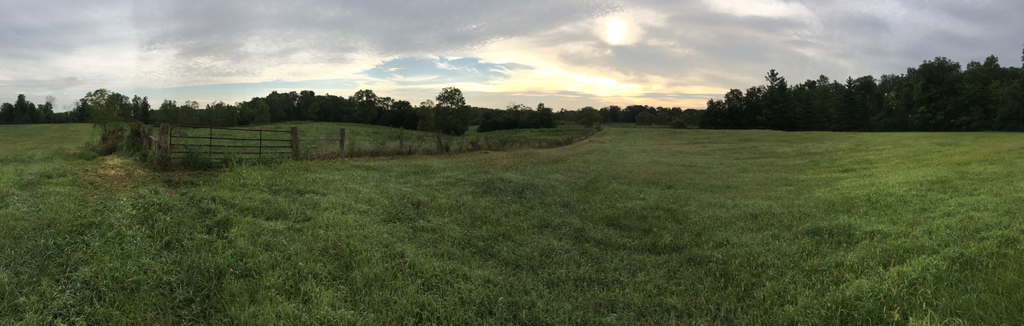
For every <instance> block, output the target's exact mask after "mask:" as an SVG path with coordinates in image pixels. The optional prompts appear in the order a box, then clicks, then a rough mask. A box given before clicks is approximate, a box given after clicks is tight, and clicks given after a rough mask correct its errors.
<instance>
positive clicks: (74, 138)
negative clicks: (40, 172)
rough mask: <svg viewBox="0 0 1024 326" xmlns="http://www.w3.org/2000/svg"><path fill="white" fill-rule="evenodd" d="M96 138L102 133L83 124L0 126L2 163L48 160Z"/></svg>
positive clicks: (0, 158)
mask: <svg viewBox="0 0 1024 326" xmlns="http://www.w3.org/2000/svg"><path fill="white" fill-rule="evenodd" d="M97 137H99V130H97V129H94V128H93V127H92V125H90V124H84V123H70V124H40V125H0V162H4V161H8V160H14V161H25V160H40V159H43V158H44V157H46V158H49V157H52V156H54V155H56V154H58V153H59V152H61V151H67V150H71V149H73V148H74V147H76V146H81V145H82V144H83V143H85V142H86V141H87V140H88V139H90V138H97Z"/></svg>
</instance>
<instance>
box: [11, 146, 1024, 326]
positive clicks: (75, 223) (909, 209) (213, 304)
mask: <svg viewBox="0 0 1024 326" xmlns="http://www.w3.org/2000/svg"><path fill="white" fill-rule="evenodd" d="M300 130H301V126H300ZM1020 140H1021V135H1020V134H1011V133H941V134H940V133H873V134H865V133H813V132H808V133H784V132H772V131H709V130H673V129H667V128H653V129H652V128H606V129H605V131H604V132H601V133H598V134H597V135H595V136H594V137H592V138H590V139H588V140H587V141H584V142H581V143H578V144H574V145H571V146H566V147H560V148H555V149H543V150H522V151H513V152H474V153H467V154H462V155H450V156H449V155H441V156H401V157H386V158H361V159H345V160H332V161H312V162H285V163H282V164H277V165H268V166H242V167H237V168H235V169H231V170H224V171H219V172H162V173H154V172H150V171H148V170H146V169H143V168H140V167H138V166H137V165H136V164H135V163H132V162H131V161H129V160H126V159H124V158H119V157H107V158H101V159H96V160H92V161H82V160H77V159H74V158H73V157H70V156H66V155H64V156H53V157H30V158H26V159H24V161H26V163H21V164H5V165H4V166H2V167H0V172H2V173H3V174H2V178H0V323H3V324H10V323H23V324H50V323H56V322H57V321H60V322H63V323H78V322H84V323H87V324H127V323H141V324H152V323H158V324H185V323H194V324H221V323H223V324H294V323H297V322H298V323H301V324H368V325H369V324H372V325H377V324H389V325H390V324H403V325H405V324H413V325H422V324H469V323H470V322H472V323H473V324H474V325H480V324H484V325H491V324H493V325H507V324H559V325H562V324H586V325H594V324H626V325H634V324H653V325H669V324H673V323H676V324H787V325H788V324H834V325H847V324H871V325H874V324H935V325H957V324H1021V323H1022V322H1024V297H1022V293H1024V280H1022V275H1024V270H1022V266H1024V261H1022V259H1021V257H1024V247H1022V243H1024V242H1022V240H1024V239H1022V234H1024V225H1022V216H1021V213H1020V212H1021V211H1024V199H1022V197H1021V193H1024V182H1022V181H1024V180H1022V179H1021V176H1022V172H1024V165H1022V163H1024V151H1022V150H1024V143H1022V142H1021V141H1020ZM81 142H82V140H77V141H73V142H70V144H77V143H81ZM4 155H18V154H16V153H7V154H4ZM911 320H912V321H911Z"/></svg>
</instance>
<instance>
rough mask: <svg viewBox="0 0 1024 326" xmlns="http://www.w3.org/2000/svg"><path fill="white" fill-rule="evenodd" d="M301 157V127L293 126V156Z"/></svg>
mask: <svg viewBox="0 0 1024 326" xmlns="http://www.w3.org/2000/svg"><path fill="white" fill-rule="evenodd" d="M298 155H299V127H295V126H292V156H298Z"/></svg>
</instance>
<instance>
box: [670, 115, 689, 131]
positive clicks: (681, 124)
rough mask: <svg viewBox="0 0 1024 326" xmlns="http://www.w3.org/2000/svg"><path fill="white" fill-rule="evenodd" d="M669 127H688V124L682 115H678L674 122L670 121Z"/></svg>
mask: <svg viewBox="0 0 1024 326" xmlns="http://www.w3.org/2000/svg"><path fill="white" fill-rule="evenodd" d="M669 127H672V129H686V128H687V125H686V121H683V118H682V117H677V118H675V119H672V122H671V123H669Z"/></svg>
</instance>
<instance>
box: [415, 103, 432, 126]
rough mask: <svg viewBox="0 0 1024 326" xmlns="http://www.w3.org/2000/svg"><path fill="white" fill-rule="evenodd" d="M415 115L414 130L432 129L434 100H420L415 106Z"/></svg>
mask: <svg viewBox="0 0 1024 326" xmlns="http://www.w3.org/2000/svg"><path fill="white" fill-rule="evenodd" d="M416 116H417V117H419V121H418V122H417V124H416V130H421V131H434V101H431V100H426V101H423V102H421V103H420V106H419V107H417V108H416Z"/></svg>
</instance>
